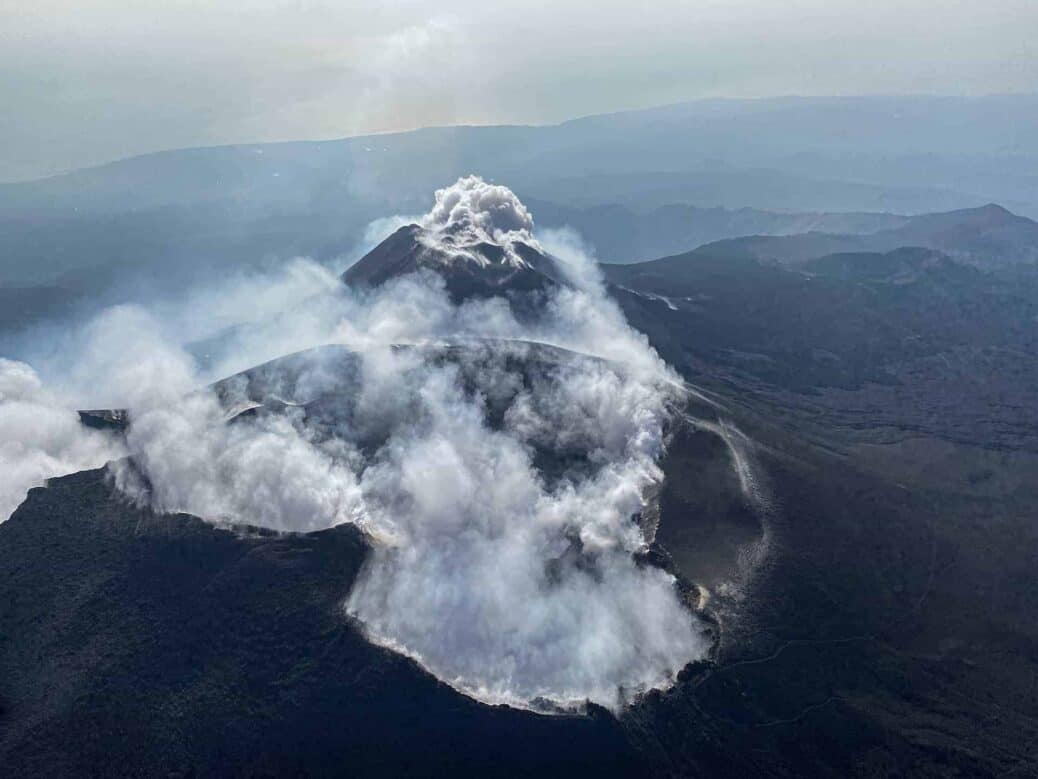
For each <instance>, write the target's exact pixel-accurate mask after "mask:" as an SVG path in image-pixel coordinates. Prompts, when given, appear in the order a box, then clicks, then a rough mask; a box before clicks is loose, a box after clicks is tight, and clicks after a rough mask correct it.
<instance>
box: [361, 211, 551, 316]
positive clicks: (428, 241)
mask: <svg viewBox="0 0 1038 779" xmlns="http://www.w3.org/2000/svg"><path fill="white" fill-rule="evenodd" d="M513 246H514V248H515V252H516V255H517V257H516V258H513V257H509V256H508V254H507V253H506V250H505V249H504V248H502V247H501V246H499V245H497V244H492V243H486V242H481V243H477V244H471V245H466V244H460V243H459V244H455V243H454V242H453V240H452V237H451V236H450V235H446V234H442V233H441V234H435V235H434V234H433V233H431V232H429V231H427V230H424V229H423V228H421V227H419V226H418V225H407V226H405V227H401V228H400V229H399V230H397V231H396V232H395V233H393V234H392V235H391V236H389V237H388V238H386V239H385V240H384V241H382V243H380V244H379V245H378V246H376V247H375V248H374V249H372V250H371V251H370V252H368V253H367V254H366V255H364V257H362V258H361V259H359V260H358V261H357V262H356V263H355V264H354V265H352V266H351V267H350V268H349V269H348V270H347V271H346V272H345V273H343V274H342V279H343V281H345V282H346V283H347V284H348V285H350V286H353V287H377V286H379V285H380V284H384V283H385V282H387V281H389V280H390V279H392V278H398V277H400V276H405V275H407V274H409V273H416V272H418V271H420V270H423V269H425V270H429V271H433V272H435V273H438V274H439V275H440V276H441V277H443V280H444V282H445V284H446V286H447V291H448V292H449V293H450V295H451V298H452V299H453V300H454V301H455V302H457V301H460V300H464V299H466V298H470V297H491V296H493V295H501V294H508V295H509V296H515V295H522V294H524V293H532V292H540V291H544V290H546V289H549V288H551V287H552V286H554V285H555V284H557V283H559V282H560V280H561V278H562V275H561V272H560V271H559V269H558V268H557V267H556V265H555V262H554V260H552V259H551V258H550V257H547V256H545V255H544V254H541V253H540V252H539V251H537V250H536V249H535V248H533V247H532V246H527V245H526V244H523V243H515V244H513ZM516 260H518V261H516Z"/></svg>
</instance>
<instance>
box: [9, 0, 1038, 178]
mask: <svg viewBox="0 0 1038 779" xmlns="http://www.w3.org/2000/svg"><path fill="white" fill-rule="evenodd" d="M1036 27H1038V6H1035V5H1034V4H1033V3H1028V2H1023V1H1022V0H998V2H995V3H989V4H987V5H985V6H984V7H978V6H977V5H976V4H973V3H967V2H961V1H960V0H955V2H937V0H910V1H909V2H901V3H895V2H893V0H882V2H876V3H871V4H869V6H868V7H862V6H861V4H858V3H854V2H851V0H840V2H822V1H821V0H798V2H794V3H784V4H781V5H777V4H775V3H769V2H766V0H740V1H739V2H735V3H721V2H716V1H715V0H700V2H696V3H694V4H689V3H680V2H676V1H675V0H667V1H666V2H662V3H656V4H653V6H652V7H650V8H644V9H638V10H637V12H634V11H633V10H632V9H631V8H630V6H629V5H627V4H624V3H617V2H605V3H599V4H596V6H595V8H594V9H593V10H592V11H588V10H587V9H585V8H583V7H581V6H579V5H577V4H576V3H572V2H563V3H545V2H533V3H531V2H526V3H502V4H496V5H494V6H493V7H490V6H483V5H478V4H473V3H470V2H460V1H459V0H448V2H445V3H441V4H439V5H438V6H437V7H436V9H435V10H430V9H429V8H428V6H427V5H425V4H422V3H418V2H414V1H413V0H402V1H401V2H394V3H390V4H381V5H378V6H375V7H363V6H361V5H354V6H337V5H330V4H325V3H317V2H303V3H294V4H288V3H283V2H274V1H272V0H265V2H262V3H253V4H249V5H245V4H242V3H233V4H227V5H223V6H221V7H220V8H208V7H205V6H201V5H198V4H195V3H189V2H174V3H168V2H165V3H158V2H143V3H138V4H135V5H134V6H132V7H129V8H127V7H124V6H123V4H121V3H118V2H113V1H112V0H94V1H93V2H90V3H89V4H87V7H84V5H83V4H77V5H76V6H75V7H74V8H73V6H71V5H70V4H68V3H67V2H66V0H46V1H45V2H36V3H33V4H31V5H30V4H28V3H25V2H14V3H11V4H8V5H7V6H6V7H5V8H4V9H2V10H0V73H2V74H3V75H2V76H0V99H3V101H4V104H5V106H6V116H5V121H4V122H2V123H0V149H3V151H2V152H0V181H15V180H26V179H33V178H39V177H43V176H47V175H52V174H56V173H60V172H63V171H68V170H72V169H77V168H82V167H88V166H91V165H96V164H102V163H104V162H108V161H112V160H116V159H121V158H125V157H130V156H135V155H138V154H143V153H148V152H152V151H160V150H164V149H174V148H185V147H197V146H212V145H225V144H238V143H266V142H274V141H286V140H304V139H306V140H310V139H314V140H316V139H334V138H343V137H350V136H356V135H367V134H372V133H375V132H398V131H406V130H410V129H416V128H421V127H431V126H454V125H502V124H504V125H508V124H534V125H541V124H554V123H557V122H560V121H563V120H566V119H570V118H576V117H582V116H588V115H594V114H600V113H611V112H616V111H623V110H632V109H639V108H647V107H653V106H661V105H667V104H672V103H682V102H688V101H692V100H697V99H702V98H717V97H728V98H768V97H777V96H791V95H802V96H818V97H824V96H858V95H949V96H958V95H962V96H977V95H993V94H1012V93H1020V92H1031V91H1033V88H1034V87H1033V85H1034V84H1035V83H1038V50H1036V47H1035V45H1034V43H1033V40H1032V36H1031V34H1030V32H1031V31H1032V30H1034V29H1036Z"/></svg>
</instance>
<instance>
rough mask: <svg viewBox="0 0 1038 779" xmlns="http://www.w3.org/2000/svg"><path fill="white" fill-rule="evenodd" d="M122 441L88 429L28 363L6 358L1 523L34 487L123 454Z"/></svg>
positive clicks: (0, 410)
mask: <svg viewBox="0 0 1038 779" xmlns="http://www.w3.org/2000/svg"><path fill="white" fill-rule="evenodd" d="M123 453H124V452H123V450H122V448H121V446H120V445H119V443H118V442H117V441H115V440H114V439H113V438H111V437H110V436H108V435H106V434H105V433H102V432H100V431H92V430H88V429H86V428H84V427H83V426H82V425H81V424H80V422H79V415H78V414H77V413H76V411H75V410H73V409H71V408H69V406H68V404H66V403H64V402H63V401H62V400H61V399H60V398H59V397H58V396H56V395H55V394H54V393H53V392H50V391H49V390H47V389H46V388H45V387H44V386H43V383H42V382H41V381H40V378H39V376H37V375H36V372H35V371H34V370H33V369H32V368H31V367H30V366H29V365H26V364H25V363H23V362H15V361H13V360H6V359H2V358H0V473H2V474H3V476H2V478H0V522H2V521H3V520H5V519H7V517H8V516H10V514H11V512H13V511H14V510H15V508H17V507H18V505H19V504H20V503H21V502H22V501H23V500H24V499H25V494H26V492H27V491H28V490H29V489H30V488H32V487H40V486H42V485H43V484H44V482H45V481H46V480H47V479H48V478H49V477H51V476H62V475H64V474H67V473H75V472H76V471H81V470H84V469H86V468H96V467H98V466H100V465H104V464H105V462H107V461H108V460H110V459H114V458H116V457H120V456H122V454H123Z"/></svg>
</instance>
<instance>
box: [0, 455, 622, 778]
mask: <svg viewBox="0 0 1038 779" xmlns="http://www.w3.org/2000/svg"><path fill="white" fill-rule="evenodd" d="M365 554H366V545H365V542H364V540H363V539H362V537H361V536H360V534H359V533H358V532H357V531H356V530H354V529H353V528H352V527H350V526H342V527H339V528H336V529H334V530H329V531H326V532H322V533H315V534H312V535H307V536H276V535H272V534H269V533H252V534H236V533H232V532H229V531H226V530H219V529H216V528H214V527H212V526H211V525H209V524H207V523H204V522H202V521H201V520H199V519H196V518H194V517H190V516H186V515H177V516H155V515H153V514H151V513H149V512H147V511H138V510H136V509H133V508H132V507H130V506H127V505H126V504H125V503H124V502H123V501H122V500H120V499H119V498H118V497H117V496H116V495H114V494H113V491H112V489H111V488H110V487H109V486H108V485H107V484H106V480H105V476H104V473H103V472H102V471H89V472H85V473H81V474H77V475H74V476H68V477H65V478H62V479H57V480H54V481H53V482H52V483H51V485H50V486H49V487H48V488H46V489H36V490H33V491H32V493H31V495H30V496H29V499H28V500H27V501H26V503H25V504H24V505H23V506H22V507H21V508H20V509H19V510H18V511H17V512H16V513H15V515H14V516H13V517H12V518H11V519H10V520H9V521H8V522H6V523H4V524H3V525H0V582H3V590H4V597H3V598H0V706H2V718H0V765H2V766H3V769H2V770H0V773H2V774H3V775H5V776H71V775H80V776H82V775H107V776H116V775H118V776H143V775H149V776H156V775H163V776H165V775H169V776H177V775H179V776H187V775H202V776H205V775H213V774H220V775H256V774H262V775H286V774H299V773H302V774H332V775H346V776H364V775H378V776H429V775H445V776H446V775H450V776H458V775H469V776H475V775H481V776H485V775H502V776H513V775H515V774H516V773H530V774H538V775H540V774H545V775H563V774H565V775H574V774H584V773H589V772H593V773H595V774H599V773H604V774H618V775H622V774H623V773H624V772H625V769H627V768H629V767H630V760H631V755H630V751H629V748H628V747H627V745H626V744H625V742H624V740H623V739H622V738H621V737H620V735H619V729H618V727H617V726H616V724H615V722H613V721H612V720H611V718H609V717H608V716H604V715H603V716H595V717H591V718H574V717H567V718H554V717H552V718H546V717H540V716H537V715H533V714H529V713H525V712H519V711H515V710H511V709H507V708H503V707H502V708H491V707H486V706H481V705H479V704H476V703H474V702H472V701H470V700H468V699H466V698H464V697H463V696H461V695H459V694H457V693H455V692H454V691H453V690H451V689H450V688H449V687H447V686H446V685H443V684H441V683H438V682H437V681H436V680H435V679H433V678H432V677H430V676H428V675H427V674H426V673H424V672H423V671H421V670H420V669H419V668H418V667H417V666H416V665H415V664H414V663H413V662H411V661H409V660H406V659H404V658H402V657H400V656H398V655H396V654H394V653H392V652H389V651H386V650H382V649H378V648H376V647H374V646H372V645H370V644H368V643H367V642H366V641H365V640H364V639H363V638H362V637H361V635H360V634H359V632H358V631H357V629H356V628H355V627H353V626H352V625H351V624H349V623H348V622H347V621H346V619H345V618H344V616H343V613H342V610H341V603H342V600H343V597H344V595H345V594H346V592H347V591H348V590H349V587H350V584H351V582H352V581H353V579H354V577H355V576H356V575H357V571H358V569H359V567H360V565H361V564H362V562H363V560H364V557H365Z"/></svg>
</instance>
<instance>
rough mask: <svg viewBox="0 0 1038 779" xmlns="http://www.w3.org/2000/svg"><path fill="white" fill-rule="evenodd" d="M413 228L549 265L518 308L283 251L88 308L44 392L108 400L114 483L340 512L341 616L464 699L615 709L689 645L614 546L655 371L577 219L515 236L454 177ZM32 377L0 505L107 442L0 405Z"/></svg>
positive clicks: (622, 529)
mask: <svg viewBox="0 0 1038 779" xmlns="http://www.w3.org/2000/svg"><path fill="white" fill-rule="evenodd" d="M421 224H422V226H423V227H425V228H426V232H427V233H429V234H430V235H432V236H433V238H432V240H445V241H448V242H449V243H450V244H451V245H452V246H453V247H455V248H460V250H461V251H462V252H473V253H475V252H478V247H479V245H480V244H487V243H492V244H495V245H496V246H500V247H502V248H503V249H505V251H506V253H508V256H509V257H510V258H512V259H513V260H514V261H518V262H522V260H521V259H520V258H519V255H518V254H516V253H515V252H514V250H513V247H514V246H515V245H516V244H517V243H523V244H525V245H526V246H528V247H533V248H535V249H537V250H538V251H548V252H550V253H552V254H553V255H554V256H555V258H556V260H557V261H558V262H559V264H560V267H562V268H563V270H564V272H565V274H566V276H567V279H568V281H569V282H570V283H569V284H566V285H559V286H558V288H557V289H554V290H553V291H552V293H551V295H550V296H549V298H548V300H547V301H546V303H545V304H544V306H543V309H542V310H541V311H540V313H539V315H538V316H537V317H536V318H535V319H534V320H532V321H523V322H518V321H517V320H516V318H515V317H514V316H513V314H512V311H511V309H510V308H509V306H508V304H507V302H506V301H505V300H503V299H502V298H489V299H478V300H476V299H473V300H466V301H464V302H462V303H460V304H458V305H455V304H454V303H452V302H451V299H450V297H449V296H448V295H447V293H446V292H445V289H444V284H443V281H442V279H441V278H440V277H439V276H437V275H436V274H434V273H431V272H428V271H422V272H419V273H416V274H412V275H410V276H406V277H403V278H394V279H392V280H391V281H389V282H388V283H386V284H383V285H382V286H380V287H378V288H376V289H373V290H363V291H361V290H349V289H347V288H345V287H344V286H343V285H342V284H340V283H339V282H338V280H337V279H336V278H335V277H334V276H333V275H332V274H330V273H328V272H327V271H326V270H324V269H322V268H320V267H318V266H316V265H313V264H311V263H307V262H305V261H297V262H295V263H293V264H291V265H290V266H288V267H287V269H286V270H285V271H283V272H280V273H278V274H275V275H274V276H271V277H262V278H250V279H248V280H239V281H236V282H228V284H227V285H226V286H225V287H223V288H217V289H207V290H205V291H203V292H200V293H199V294H197V295H195V296H193V297H191V298H189V299H187V300H181V301H178V302H177V304H176V305H173V304H171V303H170V302H168V301H167V302H163V303H162V304H157V305H156V306H153V307H151V309H150V310H142V309H116V310H112V311H109V312H106V313H105V314H103V315H102V316H101V317H99V318H98V319H97V320H96V321H95V322H94V323H92V325H91V326H90V327H89V328H87V329H86V330H85V334H84V335H82V336H80V337H79V340H77V341H75V342H74V347H75V348H74V349H69V350H68V351H67V352H66V355H67V354H68V353H70V352H72V353H74V354H75V355H76V358H75V359H68V360H66V361H65V362H62V360H61V359H60V356H53V355H52V356H51V357H50V358H48V359H47V360H45V364H46V365H47V366H49V372H50V373H51V374H52V375H53V376H54V377H55V379H56V380H57V379H58V378H59V377H60V380H62V381H64V383H65V384H67V385H70V386H67V387H65V394H66V395H69V396H76V397H84V396H85V395H84V394H79V395H75V394H74V393H75V392H77V391H78V392H80V393H86V392H87V390H88V389H89V390H90V391H91V392H92V393H93V395H91V398H92V399H96V394H97V393H98V391H103V392H105V393H107V396H108V397H109V398H110V399H111V401H110V405H125V406H126V407H128V409H129V413H130V419H131V425H130V428H129V430H128V431H127V433H126V439H125V444H126V447H127V449H128V450H129V451H130V452H131V453H132V458H130V459H126V460H122V461H120V463H119V464H118V465H116V466H114V467H113V472H114V474H115V481H116V484H117V485H118V486H119V488H120V489H121V490H122V491H123V492H124V493H125V494H126V495H127V496H128V497H129V498H130V499H132V500H136V501H139V502H140V503H142V504H146V505H148V506H150V507H151V508H153V509H155V510H156V511H159V512H175V511H185V512H189V513H192V514H196V515H198V516H201V517H203V518H205V519H208V520H210V521H214V522H221V523H247V524H252V525H260V526H264V527H269V528H274V529H277V530H282V531H312V530H317V529H321V528H326V527H330V526H334V525H337V524H340V523H344V522H351V523H354V524H356V525H358V526H359V527H360V528H362V529H363V530H364V531H365V532H366V533H367V534H368V535H369V537H370V538H371V539H372V553H371V555H370V557H369V559H368V561H367V563H366V565H365V567H364V569H363V571H362V573H361V575H360V577H359V579H358V580H357V582H356V583H355V585H354V587H353V589H352V591H351V592H350V593H344V609H345V611H346V612H348V614H349V615H351V616H352V617H353V618H355V619H356V620H358V621H359V623H360V624H361V625H362V626H363V628H364V630H365V631H366V632H367V634H368V636H369V637H370V638H371V639H372V640H373V641H376V642H378V643H381V644H383V645H385V646H388V647H391V648H393V649H395V650H397V651H400V652H403V653H406V654H407V655H409V656H411V657H413V658H415V659H416V660H417V661H418V662H420V663H421V664H422V665H423V666H425V667H426V668H427V669H428V670H429V671H430V672H432V673H434V674H435V675H437V676H438V677H439V678H441V679H444V680H445V681H447V682H448V683H450V684H452V685H454V686H455V687H457V688H458V689H460V690H463V691H464V692H466V693H468V694H469V695H472V696H473V697H475V698H478V699H480V700H484V701H487V702H493V703H502V702H503V703H509V704H513V705H521V706H529V705H534V704H535V702H537V701H542V700H547V701H551V702H554V703H556V704H560V705H570V704H579V703H580V702H582V701H584V700H592V701H596V702H598V703H601V704H604V705H607V706H612V707H618V706H620V705H622V702H623V701H624V700H626V699H627V698H629V697H630V696H631V695H634V694H637V693H638V692H640V691H643V690H646V689H648V688H652V687H659V686H664V685H666V684H668V683H669V681H670V680H671V679H672V678H673V676H674V674H676V673H677V672H678V671H679V670H680V669H681V668H682V667H683V666H684V665H685V664H686V663H687V662H689V661H691V660H694V659H696V658H698V657H700V656H702V654H703V652H704V651H705V648H706V642H705V640H704V638H703V636H702V634H701V631H700V627H699V624H698V623H697V621H696V619H695V617H694V616H693V614H692V613H691V612H690V610H689V609H688V608H687V606H686V604H685V603H684V602H683V601H682V598H681V596H680V595H679V592H678V589H677V587H676V582H675V581H674V579H673V577H672V576H671V575H669V574H668V573H666V572H664V571H662V570H660V569H658V568H656V567H654V566H652V565H649V564H645V563H642V562H640V556H639V555H640V553H641V552H644V551H645V549H646V539H645V536H644V534H643V532H642V528H641V526H640V524H639V517H640V514H641V512H642V511H643V510H644V509H645V507H646V506H645V502H646V496H647V495H649V494H651V493H652V492H653V489H654V488H655V487H656V486H658V484H659V482H660V480H661V479H662V473H661V471H660V468H659V466H658V461H659V458H660V455H661V454H662V452H663V449H664V447H665V435H664V431H665V429H666V424H667V420H668V417H669V415H670V414H671V411H672V409H673V408H674V406H675V405H676V404H679V403H680V402H681V390H680V387H679V383H678V382H677V381H676V379H675V377H674V376H673V374H672V373H671V371H670V370H669V369H668V368H667V366H666V365H665V364H664V363H663V362H662V361H661V360H660V359H659V357H658V356H657V355H656V353H655V352H654V351H653V350H652V349H651V348H650V347H649V345H648V343H647V341H646V339H645V337H644V336H643V335H641V334H640V333H637V332H635V331H633V330H632V329H631V328H630V327H629V326H628V325H627V323H626V322H625V321H624V318H623V315H622V313H621V312H620V310H619V308H618V307H617V306H616V305H615V303H613V302H612V301H611V299H610V298H609V297H608V295H607V294H606V292H605V290H604V287H603V285H602V282H601V279H600V277H599V276H598V273H597V270H596V268H595V263H594V261H593V259H592V258H590V257H589V256H588V253H587V252H586V250H584V248H583V247H582V246H581V244H580V242H579V238H578V237H576V236H575V235H573V234H570V233H552V234H543V235H540V234H538V235H536V237H535V231H534V222H533V219H532V217H531V215H530V213H529V211H528V210H527V209H526V207H525V206H523V204H522V203H521V202H520V201H519V200H518V198H517V197H516V196H515V195H514V193H512V192H511V191H510V190H508V189H507V188H506V187H502V186H497V185H492V184H487V183H486V182H484V181H482V180H481V179H479V178H477V177H467V178H463V179H460V180H459V181H458V182H457V183H455V184H454V185H452V186H451V187H447V188H445V189H442V190H439V191H438V192H437V193H436V197H435V204H434V206H433V208H432V210H431V211H430V212H429V213H428V214H427V215H425V216H424V217H422V218H421ZM329 344H331V345H338V346H337V347H335V346H333V347H329V348H326V349H320V350H316V351H313V352H308V353H307V354H305V355H300V356H297V357H293V358H290V359H288V360H280V361H278V362H275V363H273V364H271V365H269V366H264V367H263V368H260V369H257V370H256V371H253V372H250V373H249V374H248V375H245V376H242V377H238V378H236V379H233V380H230V381H225V382H221V383H220V384H218V385H217V386H216V387H215V388H207V387H206V385H207V384H208V383H209V382H211V381H213V380H215V379H218V378H222V377H224V376H228V375H230V374H234V373H236V372H238V371H241V370H244V369H247V368H251V367H252V366H256V365H259V364H260V363H264V362H265V361H267V360H273V359H275V358H279V357H282V356H283V355H286V354H289V353H292V352H297V351H299V350H303V349H312V348H313V347H318V346H322V345H329ZM402 344H403V345H406V348H400V345H402ZM19 377H21V378H19ZM261 378H262V382H264V384H263V387H264V389H263V394H264V397H263V398H260V399H257V398H256V397H254V396H253V395H252V394H250V393H253V392H254V390H255V387H256V386H257V385H258V384H257V383H258V382H260V379H261ZM10 388H13V389H10ZM44 396H45V393H44V390H43V388H42V385H41V384H40V382H39V381H38V380H37V379H36V378H35V376H34V374H32V373H31V372H30V370H29V369H28V368H27V366H20V365H16V364H13V363H8V362H0V424H2V425H4V426H5V427H4V429H6V430H10V431H12V435H10V436H8V437H7V440H8V441H11V440H13V441H15V442H16V443H15V444H13V446H14V447H15V448H11V447H12V444H10V443H8V444H5V447H6V448H5V449H3V450H2V451H3V457H4V458H5V461H6V459H7V458H12V459H13V458H16V457H18V456H19V453H21V452H23V451H25V450H28V449H31V450H32V452H33V456H32V457H31V458H29V459H30V460H31V461H32V462H37V463H38V464H37V465H35V466H33V467H31V468H29V469H28V471H27V473H26V474H25V475H24V476H19V477H18V478H17V479H11V478H10V477H5V483H4V485H3V486H4V491H3V492H2V493H0V494H2V500H4V501H6V503H4V504H0V510H2V509H3V508H4V506H6V505H7V504H8V503H12V502H16V501H17V500H19V499H20V498H19V497H18V496H19V495H22V494H24V490H25V485H30V484H35V483H40V481H41V480H42V478H44V477H45V476H48V475H54V474H55V473H60V472H65V471H68V470H72V469H75V468H81V467H90V466H93V465H97V464H100V462H103V461H105V460H106V459H109V458H111V457H113V456H117V455H118V454H119V453H120V451H121V450H119V449H118V447H115V446H113V444H112V442H111V441H110V440H109V439H108V438H107V437H104V436H101V435H100V434H98V435H94V434H93V433H90V432H84V431H81V430H80V429H79V428H77V426H76V421H75V418H74V415H73V414H72V412H70V411H67V410H65V411H61V412H60V413H59V412H54V414H55V419H56V420H57V421H55V422H54V427H53V431H54V432H53V433H50V432H46V431H45V430H42V428H40V430H37V431H36V432H32V431H29V430H28V428H29V427H32V425H31V424H28V425H27V428H26V429H22V428H19V427H17V423H16V421H9V419H8V418H9V417H10V420H17V419H20V418H22V417H19V416H18V414H23V415H25V414H26V413H28V414H29V416H30V417H31V414H33V413H35V414H43V413H44V412H43V411H39V410H34V411H32V412H25V411H24V410H23V409H24V408H25V405H24V404H25V403H29V404H35V405H31V406H30V407H31V408H32V409H40V408H46V409H53V408H54V406H53V404H50V405H48V403H49V401H47V402H44V401H42V400H40V399H41V398H43V397H44ZM8 398H12V400H8ZM21 398H29V400H28V401H23V400H21ZM19 403H21V404H23V405H21V406H19V405H18V404H19ZM93 405H101V404H99V403H93ZM16 408H17V409H18V411H17V413H16V412H15V410H14V409H16ZM65 408H66V409H67V406H66V407H65ZM9 409H10V410H9ZM243 412H244V413H243ZM47 413H51V412H50V411H48V412H47ZM48 418H49V417H48ZM73 431H74V432H73ZM19 447H20V448H19ZM46 458H51V459H46ZM19 485H22V486H19ZM3 516H6V512H5V513H4V514H3Z"/></svg>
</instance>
